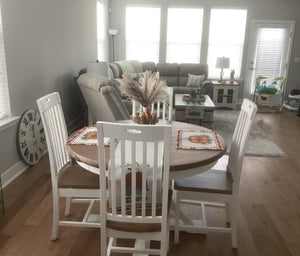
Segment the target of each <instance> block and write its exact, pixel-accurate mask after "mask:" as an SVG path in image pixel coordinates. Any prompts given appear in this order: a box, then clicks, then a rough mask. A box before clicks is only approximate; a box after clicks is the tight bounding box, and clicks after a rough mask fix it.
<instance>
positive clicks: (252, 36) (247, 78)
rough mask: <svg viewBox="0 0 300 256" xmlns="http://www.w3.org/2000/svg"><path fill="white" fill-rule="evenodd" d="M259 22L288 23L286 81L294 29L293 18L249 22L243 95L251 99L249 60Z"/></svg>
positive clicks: (271, 23) (270, 23)
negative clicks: (288, 38)
mask: <svg viewBox="0 0 300 256" xmlns="http://www.w3.org/2000/svg"><path fill="white" fill-rule="evenodd" d="M259 24H266V25H279V24H281V25H289V26H290V40H289V46H288V50H287V59H286V68H285V75H284V77H285V78H286V82H287V80H288V72H289V65H290V59H291V50H292V44H293V37H294V29H295V21H293V20H252V21H251V24H250V30H249V44H248V54H247V61H246V65H245V68H246V70H245V83H244V84H245V86H244V97H245V98H248V99H252V95H251V94H250V89H249V86H250V83H251V75H250V72H249V70H250V68H251V65H252V64H251V60H252V56H253V51H254V47H256V42H255V40H256V37H255V34H254V32H255V29H256V28H257V26H258V25H259Z"/></svg>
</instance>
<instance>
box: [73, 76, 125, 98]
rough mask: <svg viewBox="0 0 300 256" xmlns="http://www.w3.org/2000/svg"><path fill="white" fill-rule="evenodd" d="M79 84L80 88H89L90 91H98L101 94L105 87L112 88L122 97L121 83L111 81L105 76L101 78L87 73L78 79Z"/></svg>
mask: <svg viewBox="0 0 300 256" xmlns="http://www.w3.org/2000/svg"><path fill="white" fill-rule="evenodd" d="M77 83H78V85H79V86H85V87H86V88H89V89H90V90H93V91H97V92H99V91H100V90H101V88H102V87H104V86H111V87H113V88H114V89H115V90H116V92H117V93H118V94H119V95H120V96H121V91H120V88H119V83H118V82H117V81H114V80H109V79H108V78H106V77H103V76H99V75H96V74H91V73H85V74H82V75H81V76H80V77H79V78H78V80H77Z"/></svg>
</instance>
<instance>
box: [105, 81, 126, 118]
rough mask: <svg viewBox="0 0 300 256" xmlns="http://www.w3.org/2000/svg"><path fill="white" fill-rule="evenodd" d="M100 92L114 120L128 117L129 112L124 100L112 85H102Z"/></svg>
mask: <svg viewBox="0 0 300 256" xmlns="http://www.w3.org/2000/svg"><path fill="white" fill-rule="evenodd" d="M101 93H102V94H103V96H104V99H105V101H106V104H107V106H108V107H109V109H110V111H111V112H112V114H113V116H114V118H115V120H124V119H130V114H129V112H128V111H127V108H126V106H125V105H124V102H123V101H122V100H121V97H120V95H119V93H118V92H117V91H116V90H115V89H114V88H113V87H112V86H103V87H102V88H101Z"/></svg>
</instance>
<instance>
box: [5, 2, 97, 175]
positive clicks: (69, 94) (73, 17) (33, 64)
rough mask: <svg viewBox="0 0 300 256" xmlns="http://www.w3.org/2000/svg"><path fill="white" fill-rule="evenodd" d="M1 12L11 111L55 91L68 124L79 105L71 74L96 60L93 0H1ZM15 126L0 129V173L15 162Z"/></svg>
mask: <svg viewBox="0 0 300 256" xmlns="http://www.w3.org/2000/svg"><path fill="white" fill-rule="evenodd" d="M1 12H2V20H3V33H4V43H5V54H6V63H7V73H8V84H9V94H10V102H11V109H12V115H13V116H19V115H21V114H22V113H23V111H24V110H25V109H27V108H32V107H33V108H37V106H36V99H38V98H39V97H41V96H43V95H46V94H48V93H51V92H54V91H58V92H59V93H60V96H61V98H62V105H63V110H64V114H65V117H66V122H67V125H68V128H69V129H72V128H74V127H75V128H76V126H78V125H80V123H81V122H82V118H83V116H82V115H83V112H84V111H85V106H84V103H83V98H82V95H81V93H80V91H79V89H78V88H77V87H76V86H75V84H74V80H73V77H74V76H75V75H77V74H78V71H79V69H81V68H82V67H86V64H87V63H88V62H89V61H91V60H95V59H97V36H96V25H97V24H96V0H88V1H85V0H2V1H1ZM16 129H17V126H16V125H15V126H13V127H10V128H8V129H6V130H5V131H2V132H0V172H1V173H2V172H4V171H5V170H7V169H8V168H10V167H11V166H12V165H14V164H15V163H16V162H17V161H19V157H18V154H17V150H16Z"/></svg>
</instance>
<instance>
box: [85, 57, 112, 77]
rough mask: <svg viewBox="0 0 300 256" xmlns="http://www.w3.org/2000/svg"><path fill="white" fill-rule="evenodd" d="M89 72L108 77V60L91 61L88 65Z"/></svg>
mask: <svg viewBox="0 0 300 256" xmlns="http://www.w3.org/2000/svg"><path fill="white" fill-rule="evenodd" d="M87 72H88V73H90V74H96V75H100V76H104V77H107V78H108V77H109V72H108V63H107V62H106V61H97V62H90V63H88V66H87Z"/></svg>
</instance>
